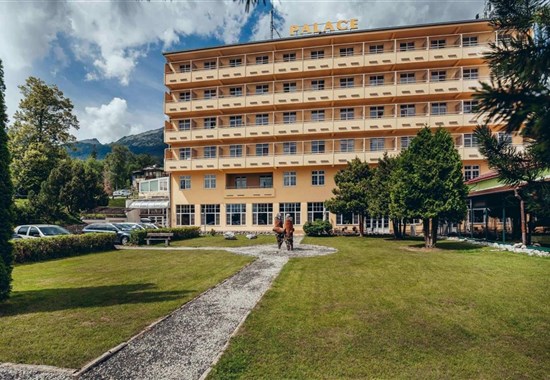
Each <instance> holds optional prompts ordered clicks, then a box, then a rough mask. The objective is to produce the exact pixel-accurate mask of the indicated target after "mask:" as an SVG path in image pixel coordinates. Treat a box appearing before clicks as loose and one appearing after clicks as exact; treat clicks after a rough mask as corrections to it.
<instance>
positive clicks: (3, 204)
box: [0, 60, 13, 301]
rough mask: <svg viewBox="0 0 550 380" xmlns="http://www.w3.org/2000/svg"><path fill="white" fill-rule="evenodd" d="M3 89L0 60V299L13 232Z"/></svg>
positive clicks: (7, 285) (7, 283)
mask: <svg viewBox="0 0 550 380" xmlns="http://www.w3.org/2000/svg"><path fill="white" fill-rule="evenodd" d="M5 91H6V86H5V84H4V68H3V65H2V60H0V301H3V300H5V299H6V298H7V297H8V296H9V293H10V290H11V271H12V267H13V253H12V246H11V243H10V242H9V241H10V239H11V237H12V233H13V230H12V228H13V226H12V221H13V186H12V182H11V178H10V169H9V164H10V153H9V150H8V136H7V134H6V129H7V123H8V115H7V112H6V103H5V95H4V94H5Z"/></svg>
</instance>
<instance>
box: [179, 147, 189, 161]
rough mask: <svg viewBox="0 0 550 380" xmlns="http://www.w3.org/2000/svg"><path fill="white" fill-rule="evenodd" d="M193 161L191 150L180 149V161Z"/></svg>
mask: <svg viewBox="0 0 550 380" xmlns="http://www.w3.org/2000/svg"><path fill="white" fill-rule="evenodd" d="M190 159H191V148H180V160H190Z"/></svg>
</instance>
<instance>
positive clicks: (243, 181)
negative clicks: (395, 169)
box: [164, 20, 521, 233]
mask: <svg viewBox="0 0 550 380" xmlns="http://www.w3.org/2000/svg"><path fill="white" fill-rule="evenodd" d="M499 37H501V38H502V36H499V35H498V34H497V32H495V30H493V29H492V27H491V26H490V25H489V24H488V22H487V21H484V20H475V21H462V22H450V23H442V24H428V25H416V26H407V27H399V28H384V29H376V30H357V31H347V32H336V33H323V34H314V35H310V36H298V37H291V38H284V39H278V40H269V41H262V42H253V43H245V44H237V45H227V46H220V47H215V48H205V49H198V50H188V51H178V52H168V53H165V54H164V55H165V59H166V64H165V72H164V84H165V85H166V87H167V89H168V90H167V92H166V94H165V99H164V107H165V108H164V112H165V114H166V115H167V121H166V122H165V133H164V140H165V142H166V144H168V146H169V148H168V149H167V150H166V153H165V166H164V167H165V171H167V172H168V173H170V175H171V180H170V218H171V220H170V224H171V225H172V226H182V225H183V226H185V225H197V226H199V225H200V226H205V228H207V229H208V230H210V229H212V228H213V229H215V230H216V231H226V230H232V231H270V230H271V226H272V222H273V217H274V215H275V214H277V213H278V212H281V213H283V214H291V215H292V216H293V218H294V222H295V224H296V228H297V230H301V228H302V226H303V224H304V223H305V222H306V221H308V220H315V219H323V218H328V219H329V220H330V221H331V222H332V224H333V225H334V226H335V227H343V226H346V225H353V224H356V223H357V217H356V216H354V215H334V214H330V213H328V212H327V211H326V210H324V208H323V202H324V201H325V200H327V199H328V198H330V197H331V196H332V192H331V190H332V189H333V188H334V187H335V183H334V175H335V173H336V172H337V171H338V170H340V169H342V168H343V167H345V165H346V163H347V162H348V161H349V160H352V159H353V158H355V157H359V158H360V159H361V160H364V161H366V162H368V163H370V164H372V165H373V166H375V165H376V164H377V162H378V159H380V158H381V157H382V156H383V154H384V153H385V152H387V153H388V154H389V155H397V154H399V152H400V151H402V150H403V149H406V148H407V146H408V144H409V142H410V140H411V139H412V138H413V137H414V136H415V135H416V133H417V132H418V130H419V129H420V128H422V127H423V126H425V125H429V126H432V127H439V126H442V127H444V128H446V129H447V130H448V131H449V132H450V133H451V135H452V136H453V138H454V140H455V144H456V148H457V149H458V151H459V152H460V154H461V156H462V159H463V162H464V175H465V178H466V179H471V178H475V177H477V176H479V175H481V174H483V173H485V172H487V171H488V170H489V169H488V167H487V163H486V161H485V160H484V159H483V157H482V156H481V154H480V153H479V151H478V148H477V142H476V141H475V139H474V137H473V135H472V132H473V129H474V128H475V126H476V124H477V122H476V116H475V109H476V101H475V100H473V99H472V95H473V92H474V90H475V88H476V87H477V86H479V81H484V80H488V79H489V68H488V66H487V64H486V63H485V62H484V59H483V54H484V53H485V52H487V51H488V49H489V43H490V42H495V41H498V39H499ZM492 128H493V130H494V131H495V133H498V134H499V138H506V139H510V138H511V139H512V140H513V142H514V143H516V144H518V145H521V138H520V137H519V136H509V135H506V134H504V133H502V128H500V127H499V126H497V125H493V126H492ZM366 227H367V232H374V233H384V232H389V223H388V220H387V218H367V221H366Z"/></svg>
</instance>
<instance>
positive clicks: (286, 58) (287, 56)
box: [283, 53, 296, 62]
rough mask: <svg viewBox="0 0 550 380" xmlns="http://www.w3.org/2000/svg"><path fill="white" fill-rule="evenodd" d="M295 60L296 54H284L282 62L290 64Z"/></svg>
mask: <svg viewBox="0 0 550 380" xmlns="http://www.w3.org/2000/svg"><path fill="white" fill-rule="evenodd" d="M295 60H296V53H284V54H283V62H292V61H295Z"/></svg>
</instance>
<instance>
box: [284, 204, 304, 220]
mask: <svg viewBox="0 0 550 380" xmlns="http://www.w3.org/2000/svg"><path fill="white" fill-rule="evenodd" d="M300 206H301V205H300V203H281V204H280V205H279V212H280V213H281V214H282V215H283V218H284V217H286V214H290V216H291V217H292V220H293V222H294V224H302V220H301V218H300V211H301V207H300Z"/></svg>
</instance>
